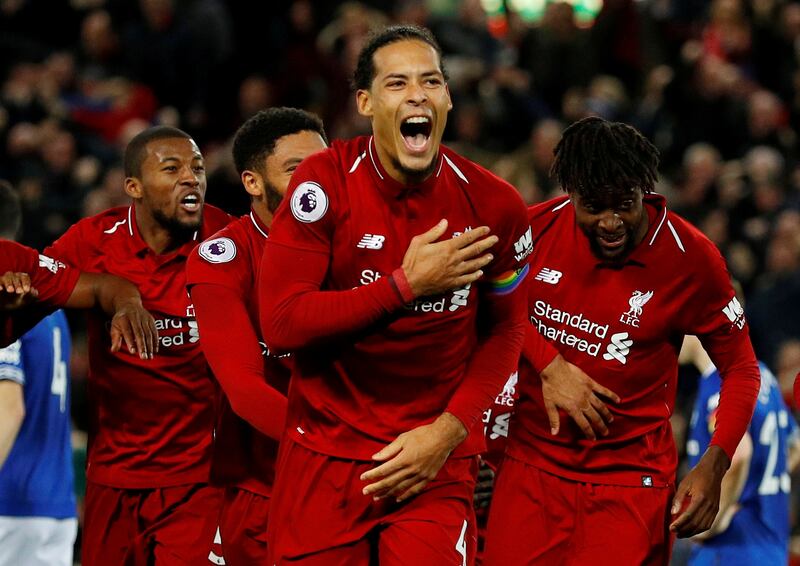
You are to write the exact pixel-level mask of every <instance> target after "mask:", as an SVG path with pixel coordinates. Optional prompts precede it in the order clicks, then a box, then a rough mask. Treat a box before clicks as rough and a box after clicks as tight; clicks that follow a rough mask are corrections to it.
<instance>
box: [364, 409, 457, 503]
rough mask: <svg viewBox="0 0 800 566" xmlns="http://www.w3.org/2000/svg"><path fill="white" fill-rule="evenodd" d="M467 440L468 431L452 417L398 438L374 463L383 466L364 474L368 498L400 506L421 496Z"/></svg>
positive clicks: (375, 457) (441, 416) (449, 415)
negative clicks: (392, 499) (388, 498)
mask: <svg viewBox="0 0 800 566" xmlns="http://www.w3.org/2000/svg"><path fill="white" fill-rule="evenodd" d="M466 437H467V429H466V427H465V426H464V425H463V424H462V423H461V421H459V420H458V419H457V418H456V417H454V416H453V415H451V414H450V413H443V414H442V415H440V416H439V417H438V418H437V419H436V420H435V421H433V422H432V423H430V424H427V425H423V426H419V427H417V428H415V429H412V430H410V431H408V432H404V433H403V434H401V435H400V436H398V437H397V438H396V439H395V440H394V441H393V442H392V443H391V444H389V445H387V446H385V447H384V448H383V450H381V451H380V452H378V453H376V454H374V455H373V456H372V459H373V460H375V461H377V462H383V464H380V465H379V466H378V467H376V468H373V469H371V470H369V471H368V472H364V473H363V474H361V481H365V482H372V483H368V485H367V486H366V487H364V489H363V493H364V495H371V496H372V497H373V499H375V500H376V501H377V500H378V499H383V498H386V497H394V498H396V499H397V501H398V502H400V501H404V500H406V499H408V498H410V497H413V496H415V495H417V494H418V493H420V492H421V491H422V490H423V489H424V488H425V486H426V485H428V482H430V481H431V480H432V479H433V478H435V477H436V474H438V473H439V470H440V469H441V468H442V466H443V465H444V463H445V461H446V460H447V457H448V456H449V455H450V453H451V452H452V451H453V449H454V448H455V447H456V446H458V445H459V444H460V443H461V442H462V441H463V440H464V439H465V438H466Z"/></svg>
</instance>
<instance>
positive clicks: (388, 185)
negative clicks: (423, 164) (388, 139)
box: [366, 136, 444, 198]
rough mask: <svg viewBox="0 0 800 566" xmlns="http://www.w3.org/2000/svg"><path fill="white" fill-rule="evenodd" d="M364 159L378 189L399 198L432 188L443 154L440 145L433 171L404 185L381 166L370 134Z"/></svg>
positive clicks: (442, 162)
mask: <svg viewBox="0 0 800 566" xmlns="http://www.w3.org/2000/svg"><path fill="white" fill-rule="evenodd" d="M366 153H367V155H366V159H367V160H368V161H369V163H370V166H369V171H370V175H371V176H372V179H373V180H374V181H375V184H376V186H377V187H378V189H379V190H380V191H381V192H382V193H384V194H385V195H387V196H390V197H393V198H400V197H402V196H405V195H407V194H408V193H411V192H415V191H427V190H429V189H432V188H433V187H434V186H435V185H436V182H437V181H438V179H439V176H440V175H441V174H442V165H443V164H444V154H443V152H442V148H441V146H440V147H439V153H438V154H437V156H436V168H435V169H434V170H433V173H432V174H431V175H430V176H429V177H428V178H427V179H425V180H424V181H423V182H422V183H420V184H418V185H404V184H403V183H401V182H399V181H397V180H395V179H393V178H392V177H391V176H390V175H389V173H387V172H386V169H384V168H383V164H382V163H381V160H380V159H379V158H378V152H377V150H376V149H375V137H374V136H370V137H369V140H368V142H367V151H366Z"/></svg>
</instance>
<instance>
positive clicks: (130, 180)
mask: <svg viewBox="0 0 800 566" xmlns="http://www.w3.org/2000/svg"><path fill="white" fill-rule="evenodd" d="M125 194H126V195H128V196H129V197H131V198H142V182H141V181H140V180H139V179H137V178H136V177H125Z"/></svg>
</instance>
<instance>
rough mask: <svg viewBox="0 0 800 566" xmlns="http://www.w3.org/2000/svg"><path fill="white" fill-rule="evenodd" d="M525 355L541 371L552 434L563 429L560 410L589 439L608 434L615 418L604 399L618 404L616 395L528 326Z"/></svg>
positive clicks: (524, 348) (531, 326) (532, 327)
mask: <svg viewBox="0 0 800 566" xmlns="http://www.w3.org/2000/svg"><path fill="white" fill-rule="evenodd" d="M523 355H524V356H525V358H526V359H527V360H528V361H529V362H530V363H531V365H533V367H534V369H536V370H537V371H538V372H539V378H540V379H541V381H542V398H543V399H544V406H545V409H546V411H547V418H548V419H549V421H550V434H552V435H553V436H555V435H557V434H558V431H559V430H560V427H561V418H560V415H559V409H560V410H563V411H565V412H566V413H567V414H568V415H569V416H570V418H572V420H574V421H575V424H577V425H578V427H579V428H580V429H581V431H583V434H584V436H586V438H589V439H591V440H595V439H596V438H597V435H598V434H600V435H601V436H606V435H607V434H608V425H609V424H611V422H612V421H613V420H614V417H613V415H612V414H611V411H609V410H608V407H607V406H606V403H605V401H603V399H602V398H601V397H604V398H606V399H608V400H609V401H613V402H614V403H619V400H620V399H619V396H618V395H617V394H616V393H614V392H613V391H611V390H610V389H608V388H607V387H603V386H602V385H600V384H599V383H597V382H596V381H595V380H594V379H592V378H591V377H589V376H588V375H587V374H586V373H585V372H584V371H583V370H582V369H581V368H579V367H578V366H576V365H575V364H572V363H570V362H568V361H567V360H566V359H564V358H563V357H562V356H561V354H559V353H558V351H557V350H556V349H555V348H554V347H553V346H552V345H550V344H549V343H548V342H547V340H545V338H544V336H542V335H541V334H540V333H539V331H538V330H537V329H536V328H534V326H533V325H532V324H528V325H527V329H526V332H525V345H524V347H523ZM547 360H549V361H547ZM539 368H541V369H539Z"/></svg>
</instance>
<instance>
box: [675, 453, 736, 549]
mask: <svg viewBox="0 0 800 566" xmlns="http://www.w3.org/2000/svg"><path fill="white" fill-rule="evenodd" d="M728 466H730V460H729V459H728V456H727V455H726V454H725V452H724V451H723V450H722V448H720V447H719V446H709V447H708V450H706V453H705V454H703V457H702V458H700V461H699V462H698V463H697V465H696V466H695V467H694V468H692V471H690V472H689V473H688V474H687V475H686V477H685V478H683V481H682V482H681V484H680V485H679V486H678V491H677V492H676V493H675V498H674V499H673V500H672V510H671V512H672V517H673V521H672V523H671V524H670V526H669V530H670V531H672V532H674V533H676V534H677V535H678V537H679V538H687V537H691V536H694V535H696V534H699V533H702V532H703V531H706V530H708V529H709V528H711V525H712V523H713V522H714V518H715V517H716V516H717V511H718V510H719V495H720V490H721V486H722V477H723V476H724V475H725V472H726V471H727V470H728Z"/></svg>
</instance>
